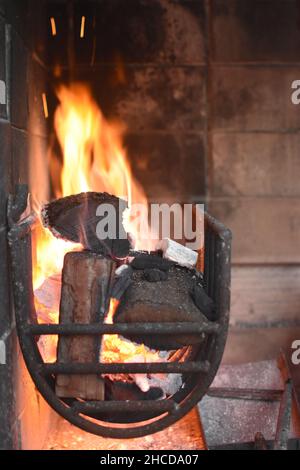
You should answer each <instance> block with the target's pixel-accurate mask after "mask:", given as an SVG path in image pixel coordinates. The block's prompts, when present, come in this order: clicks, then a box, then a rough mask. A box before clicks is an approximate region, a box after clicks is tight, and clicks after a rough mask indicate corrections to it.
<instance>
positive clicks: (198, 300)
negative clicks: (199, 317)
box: [191, 284, 216, 321]
mask: <svg viewBox="0 0 300 470" xmlns="http://www.w3.org/2000/svg"><path fill="white" fill-rule="evenodd" d="M191 296H192V299H193V300H194V302H195V304H196V305H197V307H198V308H199V310H201V312H202V313H203V315H205V316H206V318H208V320H210V321H214V320H216V312H215V305H214V301H213V300H212V299H211V298H210V297H209V296H208V295H207V293H206V292H205V290H204V289H203V287H202V286H200V285H198V284H197V285H195V286H194V287H193V290H192V292H191Z"/></svg>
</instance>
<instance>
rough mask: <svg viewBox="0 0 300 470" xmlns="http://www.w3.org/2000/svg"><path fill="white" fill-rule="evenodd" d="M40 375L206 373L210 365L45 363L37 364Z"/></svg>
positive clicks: (173, 363) (192, 363)
mask: <svg viewBox="0 0 300 470" xmlns="http://www.w3.org/2000/svg"><path fill="white" fill-rule="evenodd" d="M37 367H38V370H39V373H41V374H67V375H68V374H78V375H81V374H112V375H113V374H163V373H165V374H184V373H187V372H189V373H197V372H208V371H209V368H210V363H209V362H208V361H204V362H188V361H186V362H135V363H134V362H133V363H124V362H122V363H110V364H102V363H101V364H100V363H99V364H95V363H85V364H82V363H78V362H77V363H68V364H62V363H57V362H56V363H53V364H52V363H45V364H39V365H38V366H37Z"/></svg>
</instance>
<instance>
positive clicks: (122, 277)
mask: <svg viewBox="0 0 300 470" xmlns="http://www.w3.org/2000/svg"><path fill="white" fill-rule="evenodd" d="M132 272H133V270H132V268H131V267H130V266H129V265H128V264H123V265H122V266H120V267H119V268H118V269H116V272H115V275H116V278H115V281H114V284H113V287H112V291H111V297H113V298H114V299H117V300H120V299H121V297H122V295H123V294H124V292H125V291H126V289H127V288H128V287H129V286H130V284H131V282H132V281H131V276H132Z"/></svg>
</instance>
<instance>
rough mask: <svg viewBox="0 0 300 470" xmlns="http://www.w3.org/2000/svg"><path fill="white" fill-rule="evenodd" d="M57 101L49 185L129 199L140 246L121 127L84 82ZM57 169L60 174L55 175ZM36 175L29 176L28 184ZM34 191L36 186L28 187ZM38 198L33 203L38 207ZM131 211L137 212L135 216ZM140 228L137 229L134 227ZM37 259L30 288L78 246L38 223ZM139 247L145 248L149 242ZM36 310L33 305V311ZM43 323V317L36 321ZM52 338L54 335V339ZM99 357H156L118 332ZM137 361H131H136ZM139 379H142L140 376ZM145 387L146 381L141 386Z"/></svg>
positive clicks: (137, 194)
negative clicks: (57, 146) (108, 117)
mask: <svg viewBox="0 0 300 470" xmlns="http://www.w3.org/2000/svg"><path fill="white" fill-rule="evenodd" d="M57 96H58V99H59V105H58V107H57V109H56V111H55V115H54V128H55V132H56V136H57V139H58V142H59V144H60V147H61V150H62V155H63V164H62V166H61V168H59V164H58V160H57V158H56V156H55V155H54V152H50V166H51V168H52V169H53V168H54V171H53V172H52V187H53V189H54V193H55V196H56V197H64V196H69V195H72V194H77V193H80V192H86V191H98V192H103V191H107V192H108V193H110V194H114V195H116V196H118V197H121V198H124V199H126V200H127V201H128V206H129V214H128V219H127V221H126V230H127V231H130V232H131V233H132V235H133V238H134V239H135V241H136V245H135V248H137V249H139V248H141V247H142V243H143V240H146V239H147V240H149V236H148V233H147V231H148V230H149V229H148V227H147V228H146V233H144V234H143V236H142V237H141V235H140V233H137V229H136V225H135V218H134V216H133V215H131V214H130V208H131V207H132V204H136V203H139V204H142V205H143V207H147V198H146V196H145V193H144V191H143V190H142V188H141V187H140V185H139V184H138V183H137V182H136V181H135V179H134V178H133V176H132V172H131V168H130V165H129V163H128V161H127V158H126V152H125V149H124V147H123V144H122V136H123V132H124V127H122V126H121V125H120V124H119V123H115V122H114V123H112V122H108V121H107V120H106V119H105V117H104V116H103V114H102V112H101V110H100V109H99V107H98V106H97V104H96V103H95V101H94V100H93V98H92V96H91V93H90V91H89V89H88V88H87V87H86V86H84V85H83V84H73V85H71V86H69V87H66V86H61V87H60V88H59V89H58V91H57ZM58 172H60V175H59V176H60V178H57V173H58ZM35 181H36V178H34V179H33V182H35ZM32 192H33V194H37V193H39V192H40V188H35V187H33V188H32ZM42 202H46V201H38V205H37V206H36V208H37V210H38V211H40V209H41V205H42ZM135 215H136V214H135ZM139 228H140V227H139ZM35 235H36V262H35V265H34V271H33V282H34V289H37V288H38V287H39V286H41V285H42V284H43V282H44V281H46V280H47V279H48V278H49V277H50V276H52V275H54V274H56V273H59V272H61V270H62V267H63V259H64V255H65V254H66V253H67V252H69V251H71V250H78V249H82V247H81V245H78V244H74V243H68V242H65V241H63V240H60V239H57V238H55V237H54V236H53V235H52V234H51V233H50V231H49V230H47V229H45V228H43V227H42V226H40V227H39V228H38V229H37V231H36V234H35ZM144 248H146V249H147V248H148V249H150V247H148V246H146V247H145V246H144ZM117 305H118V304H117V301H115V299H112V301H111V305H110V311H109V314H108V317H107V322H111V323H112V322H113V315H114V312H115V310H116V308H117ZM39 308H41V306H40V305H38V303H37V311H38V309H39ZM58 316H59V312H58V309H57V310H56V311H54V312H53V311H51V315H49V322H53V321H55V322H58ZM40 321H41V322H44V319H42V318H41V319H40ZM54 340H55V341H56V338H54ZM102 356H103V357H102V359H103V360H104V361H107V362H112V361H114V362H118V361H120V362H126V361H127V362H129V361H132V360H135V358H137V359H138V362H139V361H141V358H142V361H143V360H144V361H146V360H147V359H148V360H149V359H150V360H159V356H158V354H157V353H152V352H151V351H150V350H149V349H148V348H147V347H145V346H144V345H135V344H134V343H132V342H130V341H127V340H125V339H123V338H121V337H119V336H117V335H106V336H105V338H104V340H103V342H102ZM135 362H136V360H135ZM140 378H141V379H142V377H140ZM142 386H143V387H144V388H146V386H145V385H142Z"/></svg>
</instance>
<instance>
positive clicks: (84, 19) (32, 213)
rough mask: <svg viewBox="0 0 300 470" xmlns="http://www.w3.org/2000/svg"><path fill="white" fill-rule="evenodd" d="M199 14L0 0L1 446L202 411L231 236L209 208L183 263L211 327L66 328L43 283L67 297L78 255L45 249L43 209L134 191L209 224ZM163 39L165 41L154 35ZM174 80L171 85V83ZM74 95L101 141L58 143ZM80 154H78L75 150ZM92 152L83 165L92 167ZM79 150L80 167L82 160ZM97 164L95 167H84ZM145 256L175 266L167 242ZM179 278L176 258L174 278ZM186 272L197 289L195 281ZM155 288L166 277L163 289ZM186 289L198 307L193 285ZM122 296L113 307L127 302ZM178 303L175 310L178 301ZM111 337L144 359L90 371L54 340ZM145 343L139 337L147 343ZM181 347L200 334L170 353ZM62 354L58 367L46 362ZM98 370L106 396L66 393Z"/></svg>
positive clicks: (168, 5)
mask: <svg viewBox="0 0 300 470" xmlns="http://www.w3.org/2000/svg"><path fill="white" fill-rule="evenodd" d="M203 14H204V10H203V6H202V5H196V3H195V2H186V4H184V5H181V4H180V2H177V1H174V2H173V1H170V2H168V1H166V2H160V1H158V2H154V3H152V2H143V1H139V0H136V1H135V0H134V1H133V2H129V3H127V2H125V1H119V0H118V1H115V2H107V1H99V2H98V1H91V2H80V1H78V2H77V1H56V0H55V1H43V2H36V1H34V0H29V1H26V2H23V3H22V5H21V4H19V3H18V2H0V35H1V44H3V46H4V47H3V48H2V49H1V50H3V51H5V53H4V54H2V53H1V55H0V80H1V82H0V85H1V86H0V91H1V96H0V103H1V104H0V117H1V126H0V133H1V135H0V139H1V143H3V152H2V156H1V165H2V168H3V175H4V177H3V179H2V180H1V183H0V191H1V195H2V196H3V197H2V198H1V217H2V219H1V224H2V228H3V229H2V231H1V237H2V238H1V240H2V243H1V250H3V260H4V263H3V266H2V274H1V276H2V278H3V283H2V286H1V287H2V290H3V299H4V301H3V306H2V311H1V316H0V319H1V320H0V338H1V340H0V352H1V354H0V359H1V367H0V372H1V384H2V387H3V384H6V383H9V384H10V386H9V387H8V388H6V387H5V389H2V388H1V403H2V405H1V410H0V422H1V432H0V442H1V447H3V448H5V449H7V448H14V449H17V448H21V449H32V448H39V446H41V445H42V442H43V441H45V439H46V438H47V435H49V433H50V432H53V431H54V430H55V429H56V424H57V420H58V416H59V415H60V416H62V417H63V418H64V419H65V420H67V421H69V422H71V423H72V424H74V425H75V426H77V427H78V428H81V429H84V430H86V431H88V432H90V433H94V434H96V435H99V436H102V437H108V438H109V437H111V438H115V439H117V438H120V439H124V438H134V437H139V436H145V435H150V434H153V433H156V432H157V431H160V430H164V429H166V428H169V427H170V426H171V425H173V424H174V423H176V422H177V421H178V420H180V419H181V418H183V417H184V416H185V415H186V414H187V413H189V412H190V411H191V410H192V409H194V408H195V406H196V404H197V403H198V402H199V400H201V398H202V397H203V396H204V395H205V394H206V392H207V390H208V388H209V386H210V383H211V382H212V380H213V379H214V377H215V375H216V372H217V370H218V367H219V364H220V361H221V358H222V355H223V351H224V347H225V342H226V337H227V329H228V322H229V303H230V245H231V234H230V231H229V230H228V229H227V228H226V227H225V226H224V225H222V223H221V222H219V221H218V220H216V219H215V218H213V217H212V216H211V215H210V214H209V213H207V212H205V214H204V213H203V214H202V215H201V224H202V228H201V230H198V232H199V233H198V234H197V235H199V236H200V238H201V239H202V242H201V246H199V248H198V249H194V250H193V253H194V254H195V256H196V257H197V256H198V259H197V266H194V265H193V266H192V267H189V268H187V267H184V266H183V267H180V266H181V265H180V263H177V266H179V267H178V268H176V269H177V270H178V271H179V272H180V275H181V276H182V277H183V278H184V279H185V278H186V279H187V278H188V277H189V276H190V277H191V279H192V276H194V277H195V278H196V279H197V282H198V280H199V282H201V289H202V290H203V292H205V294H206V295H207V297H208V298H209V299H210V300H211V301H212V302H213V304H214V318H204V321H203V320H201V322H200V321H197V318H196V319H195V318H194V319H193V320H191V318H192V317H191V318H188V319H186V321H182V318H179V319H178V318H177V319H176V317H174V318H172V317H170V319H169V320H168V321H165V320H164V318H161V319H159V320H158V319H157V318H156V319H155V320H154V321H145V320H143V321H132V320H131V321H128V320H126V321H125V322H113V323H112V324H111V323H109V322H107V321H106V322H103V321H98V322H95V321H90V322H89V323H88V322H78V321H77V322H76V321H74V322H73V323H72V322H71V323H68V322H66V323H65V322H63V321H61V318H58V309H57V308H54V306H53V305H51V304H50V306H49V305H48V307H47V305H46V307H45V305H44V304H43V306H42V308H41V302H42V301H43V299H45V297H47V295H49V292H48V291H47V288H48V287H46V290H43V287H42V288H41V285H42V284H43V282H44V281H47V282H50V284H49V283H48V284H47V286H49V285H50V290H51V289H52V287H53V285H55V286H56V291H55V296H56V297H57V298H59V300H61V298H60V297H61V296H60V287H61V284H60V283H59V282H61V281H59V282H57V279H58V277H55V276H60V275H61V274H62V273H63V272H64V271H63V266H62V263H63V260H64V256H65V254H66V253H67V252H70V251H72V250H73V247H70V245H68V244H66V245H65V246H64V247H63V248H62V250H61V251H60V249H59V248H58V247H59V244H55V243H54V242H53V244H52V245H53V246H52V248H51V243H48V242H47V237H48V239H49V236H50V237H52V238H51V240H52V239H54V238H55V237H53V236H52V235H49V233H48V232H45V229H44V228H43V227H42V223H41V214H42V208H43V207H44V204H45V203H47V202H49V201H54V200H60V199H62V198H64V197H68V196H71V195H73V196H74V195H76V194H79V193H84V194H87V193H88V192H89V191H96V192H97V193H98V194H100V193H101V194H103V193H104V192H108V193H110V195H113V196H118V197H119V196H120V197H121V196H127V202H128V200H129V199H130V198H128V196H130V194H129V193H128V187H129V186H130V187H131V188H132V187H133V190H132V194H131V196H132V197H133V199H134V198H136V201H137V202H143V201H144V200H147V201H148V204H150V203H169V204H170V203H175V204H178V205H179V206H180V207H184V206H185V204H187V205H190V206H191V207H193V211H194V212H193V217H194V220H193V226H194V224H196V226H198V225H197V220H196V218H197V217H196V216H195V214H196V215H197V211H195V209H196V207H197V204H202V203H203V202H205V185H206V181H205V171H206V169H205V163H204V153H205V152H204V141H205V138H204V135H203V132H204V128H205V123H204V117H203V113H202V112H201V110H200V111H199V107H198V105H197V106H196V105H195V100H196V101H198V102H200V103H201V102H202V103H204V84H203V79H204V75H203V70H202V67H201V66H199V61H200V62H201V60H202V59H201V57H202V55H203V47H204V46H203V44H202V41H201V32H200V30H202V26H203V25H202V24H200V25H199V23H198V19H199V18H200V17H201V16H202V15H203ZM105 18H106V19H105ZM145 18H147V19H149V18H151V22H149V24H148V21H147V22H145V21H144V19H145ZM141 21H142V22H144V26H145V27H141ZM150 23H152V26H150ZM110 25H111V27H110ZM187 26H188V27H187ZM199 28H200V29H199ZM155 30H156V31H161V33H160V34H159V35H156V34H154V31H155ZM163 31H164V32H163ZM188 31H189V32H188ZM189 35H192V36H193V37H195V35H196V37H198V38H199V45H198V46H197V47H193V48H192V50H191V51H190V52H189V53H186V48H185V45H186V44H187V42H189ZM128 37H130V40H129V41H127V40H126V41H124V39H125V38H128ZM180 37H181V39H180ZM163 51H164V52H163ZM145 64H147V65H146V66H145ZM20 77H25V80H22V79H21V78H20ZM166 81H168V82H169V83H170V86H168V87H167V88H166V87H165V86H164V83H165V82H166ZM187 83H188V84H189V87H188V90H187V89H186V84H187ZM163 89H165V92H163V93H162V90H163ZM62 94H64V96H62ZM66 95H68V96H66ZM71 95H72V103H71V104H72V106H75V108H76V106H77V105H78V107H83V105H84V104H85V103H86V101H88V106H89V108H84V109H83V115H84V116H87V119H86V121H88V116H89V112H90V111H91V114H92V122H93V124H92V125H91V127H92V128H93V129H94V128H95V127H96V128H97V126H99V122H100V121H101V132H102V135H100V134H99V129H97V131H96V134H95V135H94V136H93V137H90V136H89V137H88V138H86V137H84V135H86V134H84V133H86V132H87V127H88V126H86V128H84V129H83V128H82V127H81V128H80V127H79V128H78V127H77V128H76V123H75V127H73V135H71V138H70V135H69V134H68V131H69V130H68V129H66V130H65V131H64V135H60V132H62V129H63V127H64V125H66V127H67V125H68V117H67V114H68V113H67V111H66V109H67V105H68V104H67V100H68V98H70V96H71ZM73 95H74V96H73ZM76 99H77V103H75V104H74V101H76ZM85 100H86V101H85ZM68 109H69V108H68ZM143 109H144V110H145V111H144V112H143V111H142V110H143ZM59 111H60V112H61V114H60V115H59ZM140 115H142V116H144V117H143V119H140ZM116 121H117V122H116ZM95 123H96V124H95ZM85 124H86V122H85V123H83V126H84V125H85ZM125 126H126V129H125ZM74 129H75V130H74ZM81 131H84V132H82V134H80V132H81ZM101 132H100V133H101ZM83 134H84V135H83ZM68 139H69V140H68ZM85 139H86V140H85ZM101 139H102V140H101ZM99 141H100V142H101V145H102V147H101V146H100V147H101V148H99V144H98V142H99ZM64 142H67V144H66V148H64ZM82 142H83V144H82ZM80 145H81V147H82V149H83V150H82V149H81V150H78V149H79V148H80ZM90 147H91V148H90ZM68 149H71V151H69V150H68ZM76 149H77V150H76ZM105 150H106V156H105ZM81 151H82V152H83V155H84V157H86V158H84V159H83V162H81V163H83V165H82V166H81V163H80V161H79V160H80V158H79V157H80V152H81ZM68 152H69V153H71V154H72V153H73V160H72V161H70V162H69V164H68V166H67V165H66V162H67V160H68V156H69V153H68ZM74 153H75V154H76V156H77V157H78V158H75V159H74ZM113 154H116V155H118V158H119V160H118V161H114V162H113V165H111V166H112V167H113V169H114V172H113V171H111V173H110V170H111V168H110V167H109V165H110V164H111V161H112V158H111V155H113ZM103 155H104V157H103ZM107 155H109V158H107ZM71 156H72V155H71ZM101 158H104V159H103V160H102V167H103V168H106V169H108V170H107V171H106V173H105V178H103V177H101V175H100V176H99V174H97V172H94V170H93V165H94V167H95V162H98V164H99V162H100V160H101ZM86 161H89V165H90V166H88V167H87V168H83V167H84V166H85V163H84V162H86ZM179 173H181V175H180V174H179ZM63 174H64V175H65V176H64V177H62V175H63ZM101 178H102V179H101ZM63 179H64V181H62V180H63ZM77 180H78V181H77ZM104 180H105V181H104ZM115 180H117V186H116V184H115V182H114V181H115ZM128 181H129V183H130V184H128ZM87 182H88V184H87V186H85V184H86V183H87ZM125 183H126V184H125ZM118 184H119V186H118ZM120 185H121V186H120ZM122 185H123V186H122ZM126 185H127V186H126ZM126 191H127V193H126ZM41 233H42V236H41ZM45 233H46V234H47V233H48V235H47V236H46V237H45V239H43V235H45ZM73 241H74V240H71V242H70V243H71V245H72V242H73ZM80 241H81V240H80ZM179 241H180V243H183V242H184V240H179ZM68 242H69V241H68ZM43 243H44V245H43ZM47 243H48V244H47ZM130 243H131V248H130V249H131V252H130V253H129V255H130V256H129V258H130V259H131V260H132V259H138V255H140V254H141V253H142V255H143V256H145V254H144V253H143V251H142V250H143V248H145V247H143V246H139V245H138V243H135V244H133V243H132V240H130ZM63 244H64V242H63ZM42 246H44V248H43V251H42ZM83 247H84V248H86V247H85V246H84V245H83ZM51 250H52V251H51ZM146 250H148V247H146ZM90 251H91V252H92V251H93V250H90ZM148 251H149V250H148ZM148 251H147V252H148ZM190 251H192V250H190ZM101 255H102V254H101ZM127 255H128V253H127ZM127 255H126V256H127ZM149 256H150V257H151V256H153V257H155V256H158V257H159V258H160V259H164V257H163V255H162V249H161V247H160V248H159V249H158V248H156V253H155V254H153V253H152V254H150V255H149ZM121 258H122V256H118V255H117V256H116V259H117V261H116V259H114V260H113V261H114V263H115V264H116V266H115V268H116V269H118V268H119V267H120V266H119V264H124V257H123V258H122V259H123V261H122V262H120V259H121ZM65 259H66V258H65ZM57 261H58V265H59V269H57V270H56V271H53V270H52V269H53V266H51V262H54V264H56V262H57ZM52 264H53V263H52ZM125 264H126V263H125ZM172 269H174V268H173V265H172V267H171V274H168V276H169V278H171V277H172ZM146 271H149V270H147V269H146V268H145V269H142V270H141V276H142V280H143V282H144V281H145V279H144V278H145V276H154V277H155V276H157V275H158V276H166V273H164V271H163V270H160V269H158V270H157V269H156V270H155V269H153V270H152V271H151V269H150V273H149V272H146ZM137 273H138V270H136V271H135V276H137ZM187 273H188V274H187ZM49 279H50V281H49ZM191 279H189V281H188V282H189V283H191V282H194V280H193V281H192V280H191ZM42 281H43V282H42ZM52 281H53V283H52V284H51V282H52ZM152 281H153V280H152ZM152 281H151V283H152ZM169 281H170V283H171V280H170V279H169V280H168V281H165V282H166V283H167V282H169ZM136 282H137V283H138V282H140V281H136ZM147 282H148V281H147ZM156 282H157V280H156ZM160 283H162V281H161V280H160V279H159V280H158V284H157V285H160ZM153 284H154V282H153ZM149 285H150V281H149ZM168 285H169V284H168ZM188 286H191V284H188ZM40 288H41V289H40ZM166 289H167V288H166ZM51 292H52V291H51ZM40 295H41V296H42V301H41V298H40ZM184 295H185V296H186V298H187V299H188V302H189V303H190V304H191V305H194V303H193V302H194V300H192V299H193V297H192V296H191V295H190V292H189V287H186V294H184ZM169 297H171V295H170V296H169ZM122 299H123V297H121V298H120V299H118V300H119V301H120V305H122V301H123V300H122ZM170 302H171V300H170ZM45 303H46V304H47V301H45ZM171 303H172V302H171ZM173 304H174V305H173V308H174V307H175V304H176V301H175V300H174V302H173ZM152 310H153V311H154V310H155V309H154V308H153V309H152ZM106 313H107V312H106ZM187 313H188V314H189V312H188V309H187ZM51 315H52V316H51ZM55 315H56V316H55ZM60 315H61V312H60ZM116 318H117V317H116ZM113 335H114V336H118V337H121V338H124V337H125V339H126V341H127V343H126V344H127V345H128V344H130V345H132V344H135V345H136V344H137V345H138V346H135V347H138V348H139V349H138V350H139V351H140V349H141V348H144V350H146V352H147V354H148V355H149V358H148V359H147V360H145V361H144V360H143V361H141V360H140V357H139V356H137V359H135V360H133V361H129V360H128V361H124V362H122V361H121V360H111V361H109V362H103V361H101V358H100V360H99V358H98V360H95V358H91V359H90V360H89V361H88V362H84V363H82V362H80V361H76V360H68V361H65V360H61V358H60V357H59V354H61V353H59V348H60V346H59V345H63V344H64V342H65V341H66V342H68V341H69V340H71V341H73V339H74V338H77V340H78V341H79V343H78V344H81V343H80V341H81V339H82V338H85V339H87V338H88V339H87V342H88V341H92V342H95V339H96V343H98V347H99V345H100V344H101V338H102V342H103V340H104V338H106V337H112V336H113ZM137 338H143V341H140V342H138V343H137V342H136V341H135V340H136V339H137ZM149 338H150V340H151V341H150V344H151V345H149V344H148V343H147V341H148V339H149ZM178 338H179V339H180V338H192V339H193V341H192V342H191V344H190V343H189V341H185V342H184V344H177V347H175V346H176V345H175V346H174V341H175V342H176V341H178ZM199 338H201V344H200V342H199V341H198V339H199ZM57 340H58V347H57ZM122 341H123V340H122ZM144 342H145V344H146V345H144ZM155 342H156V344H155ZM159 342H160V345H159V346H158V345H157V343H159ZM162 343H163V346H162V345H161V344H162ZM167 344H169V346H168V347H166V345H167ZM170 344H171V346H170ZM41 345H42V346H41ZM53 345H54V346H53ZM43 348H44V349H43ZM164 348H165V349H166V351H163V349H164ZM53 352H54V356H55V357H54V359H53V357H50V356H51V354H53ZM158 354H160V355H161V356H162V355H164V358H163V360H159V361H158V360H157V355H158ZM56 356H57V357H56ZM151 358H152V359H151ZM80 359H81V358H80ZM113 375H116V376H122V377H130V380H129V381H127V382H126V381H125V382H124V381H123V382H121V385H122V386H120V383H119V382H118V381H116V382H114V381H112V380H110V379H111V377H112V376H113ZM87 376H89V377H92V380H94V382H95V379H96V382H97V381H99V382H101V380H102V378H103V381H104V382H105V387H104V389H103V387H102V389H101V390H102V391H101V392H100V394H101V393H103V396H101V399H100V400H97V399H95V398H93V399H91V398H88V397H82V396H81V395H80V394H79V395H76V394H74V393H73V394H72V393H70V391H68V392H67V393H66V392H65V391H62V388H63V387H64V386H63V387H62V386H61V383H62V382H64V381H65V382H68V380H70V378H71V379H72V380H73V379H74V377H75V379H74V382H76V384H77V385H78V384H79V385H78V386H79V387H81V385H80V383H82V382H83V378H85V377H87ZM144 376H145V377H146V380H147V381H148V378H149V377H150V378H152V379H153V382H154V378H155V377H159V378H160V380H161V377H163V379H162V381H163V382H164V384H166V383H167V382H168V380H169V382H170V384H172V383H173V377H179V378H180V382H179V383H178V384H177V385H176V387H175V389H174V390H172V391H167V392H165V391H164V390H163V391H162V389H161V387H160V386H158V385H157V384H156V386H150V387H149V390H147V391H145V390H142V389H141V387H142V388H143V387H145V385H140V387H138V386H137V383H136V382H134V379H132V377H135V380H137V378H139V377H144ZM59 378H60V380H62V382H60V383H59ZM100 379H101V380H100ZM90 387H93V386H92V385H90ZM147 387H148V385H147ZM67 388H68V387H67ZM162 388H163V386H162ZM173 388H174V387H173ZM103 390H104V391H103ZM64 395H65V396H64ZM170 429H172V428H170ZM1 433H3V435H1Z"/></svg>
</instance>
